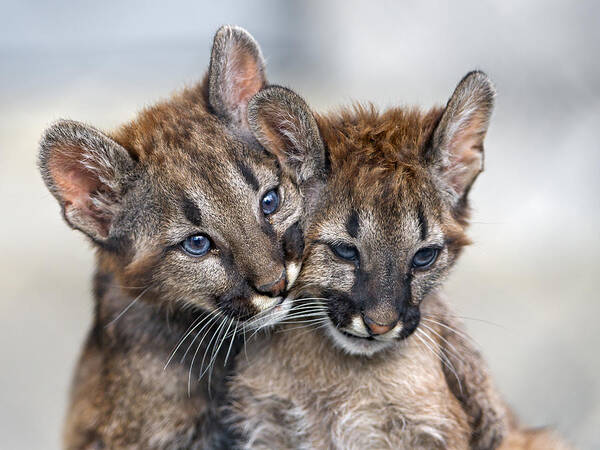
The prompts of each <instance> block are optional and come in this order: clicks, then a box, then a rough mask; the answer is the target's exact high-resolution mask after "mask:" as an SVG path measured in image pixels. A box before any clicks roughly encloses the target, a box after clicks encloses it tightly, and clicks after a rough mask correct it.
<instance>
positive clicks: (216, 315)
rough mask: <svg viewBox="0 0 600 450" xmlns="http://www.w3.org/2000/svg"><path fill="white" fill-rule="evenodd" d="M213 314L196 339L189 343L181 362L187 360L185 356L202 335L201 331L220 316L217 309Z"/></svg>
mask: <svg viewBox="0 0 600 450" xmlns="http://www.w3.org/2000/svg"><path fill="white" fill-rule="evenodd" d="M211 316H212V317H211V319H210V320H209V321H208V322H206V323H205V324H204V326H203V327H202V328H201V329H200V330H199V331H198V332H197V333H196V336H194V339H192V342H190V345H188V348H187V349H186V351H185V353H184V354H183V356H182V357H181V363H183V361H185V357H186V356H187V354H188V352H189V351H190V348H191V347H192V345H193V344H194V341H195V340H196V339H197V338H198V336H199V335H200V333H202V331H203V330H204V329H205V328H206V327H207V326H208V324H210V323H211V322H214V321H215V319H217V318H218V317H219V314H218V313H217V311H216V310H215V311H213V313H212V314H211ZM210 328H212V325H211V327H210ZM210 328H209V329H210ZM206 332H207V333H208V330H206ZM203 337H204V336H203ZM200 343H202V340H201V341H200Z"/></svg>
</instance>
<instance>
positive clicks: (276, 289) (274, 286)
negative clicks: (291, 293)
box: [256, 269, 286, 297]
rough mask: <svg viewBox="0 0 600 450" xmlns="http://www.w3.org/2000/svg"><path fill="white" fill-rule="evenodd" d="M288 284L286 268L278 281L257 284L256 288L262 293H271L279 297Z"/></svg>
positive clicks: (272, 295)
mask: <svg viewBox="0 0 600 450" xmlns="http://www.w3.org/2000/svg"><path fill="white" fill-rule="evenodd" d="M285 285H286V276H285V269H283V271H282V272H281V275H280V276H279V278H278V279H277V280H276V281H273V282H272V283H269V284H263V285H262V286H257V287H256V290H257V291H258V292H260V293H261V294H266V295H270V296H271V297H277V296H278V295H280V294H281V293H282V292H283V291H284V290H285Z"/></svg>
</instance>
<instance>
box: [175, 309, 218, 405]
mask: <svg viewBox="0 0 600 450" xmlns="http://www.w3.org/2000/svg"><path fill="white" fill-rule="evenodd" d="M218 317H219V316H218V315H215V316H214V318H218ZM211 322H212V324H211V326H210V327H209V328H208V329H207V330H206V332H205V333H204V334H203V335H202V338H201V339H200V342H198V345H197V346H196V351H195V352H194V356H192V362H191V364H190V370H189V372H188V397H189V396H190V392H191V386H192V370H193V368H194V361H195V359H196V355H197V354H198V351H199V350H200V347H201V346H202V342H203V341H204V338H206V336H207V335H208V332H209V331H210V330H211V329H212V327H213V326H214V325H215V324H217V323H219V322H218V321H215V320H211ZM201 331H202V330H200V331H199V332H198V333H196V337H197V336H198V334H200V333H201ZM214 336H215V335H214V334H213V339H214ZM194 340H196V338H194ZM211 341H212V339H211ZM193 343H194V341H192V344H193ZM192 344H190V347H191V345H192ZM209 345H210V344H209ZM190 347H188V350H189V348H190ZM186 353H187V350H186ZM204 354H205V355H206V351H205V352H204ZM184 356H185V355H184ZM202 363H204V359H202ZM200 370H202V365H200Z"/></svg>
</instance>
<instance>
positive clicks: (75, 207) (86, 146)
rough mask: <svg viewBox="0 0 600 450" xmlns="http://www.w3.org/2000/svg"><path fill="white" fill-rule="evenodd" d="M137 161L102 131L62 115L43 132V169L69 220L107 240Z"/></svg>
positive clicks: (93, 236) (41, 144)
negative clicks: (64, 117) (128, 179)
mask: <svg viewBox="0 0 600 450" xmlns="http://www.w3.org/2000/svg"><path fill="white" fill-rule="evenodd" d="M134 165H135V162H134V161H133V159H132V158H131V156H130V155H129V153H128V152H127V150H125V149H124V148H123V147H121V146H120V145H119V144H117V143H116V142H115V141H113V140H112V139H110V138H109V137H108V136H106V135H104V134H103V133H101V132H100V131H98V130H96V129H94V128H92V127H89V126H87V125H84V124H82V123H79V122H74V121H69V120H61V121H59V122H57V123H55V124H54V125H52V126H51V127H50V128H48V129H47V130H46V132H45V133H44V135H43V137H42V140H41V142H40V156H39V168H40V171H41V173H42V178H43V179H44V182H45V183H46V185H47V186H48V189H49V190H50V192H52V194H53V195H54V196H55V197H56V199H57V200H58V203H59V204H60V205H61V208H62V211H63V216H64V217H65V219H66V221H67V222H68V223H69V225H70V226H71V227H73V228H75V229H77V230H80V231H83V232H84V233H85V234H87V235H88V236H89V237H91V238H92V239H93V240H94V241H96V242H98V243H103V242H105V241H106V240H107V239H108V238H109V235H110V230H111V226H112V224H113V222H114V220H115V217H116V215H117V214H118V212H119V209H120V201H121V196H122V193H123V190H124V185H125V182H126V179H127V178H128V176H129V175H131V172H132V171H133V168H134Z"/></svg>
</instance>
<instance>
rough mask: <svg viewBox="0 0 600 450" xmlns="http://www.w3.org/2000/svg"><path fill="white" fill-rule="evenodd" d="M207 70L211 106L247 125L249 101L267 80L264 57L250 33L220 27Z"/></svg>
mask: <svg viewBox="0 0 600 450" xmlns="http://www.w3.org/2000/svg"><path fill="white" fill-rule="evenodd" d="M208 73H209V75H208V98H209V103H210V105H211V106H212V108H213V109H214V110H215V112H216V113H217V115H219V116H221V117H223V118H225V119H226V120H228V121H231V122H234V123H235V124H236V125H237V126H238V127H241V128H243V129H248V125H247V120H246V108H247V106H248V102H249V101H250V98H252V96H253V95H254V94H256V93H257V92H258V91H259V90H260V89H262V88H263V87H264V86H266V84H267V79H266V75H265V62H264V59H263V57H262V53H261V51H260V48H259V46H258V44H257V43H256V41H255V40H254V38H253V37H252V36H251V35H250V33H248V32H247V31H246V30H244V29H243V28H240V27H236V26H229V25H226V26H222V27H221V28H219V30H218V31H217V33H216V34H215V38H214V41H213V47H212V54H211V58H210V68H209V71H208Z"/></svg>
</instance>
